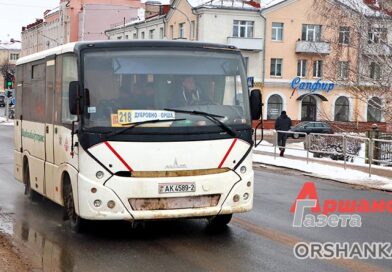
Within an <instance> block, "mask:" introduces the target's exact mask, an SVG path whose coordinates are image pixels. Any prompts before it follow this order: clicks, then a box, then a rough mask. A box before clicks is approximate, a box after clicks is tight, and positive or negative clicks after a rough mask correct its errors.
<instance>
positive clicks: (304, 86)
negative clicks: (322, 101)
mask: <svg viewBox="0 0 392 272" xmlns="http://www.w3.org/2000/svg"><path fill="white" fill-rule="evenodd" d="M291 88H293V89H298V90H301V91H302V90H307V91H311V92H317V91H325V92H327V93H329V92H330V91H332V90H333V89H334V88H335V84H334V83H332V82H323V81H321V79H319V80H317V81H313V82H312V81H307V82H304V81H301V78H300V77H296V78H294V79H293V81H291Z"/></svg>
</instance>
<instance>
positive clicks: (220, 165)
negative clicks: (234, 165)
mask: <svg viewBox="0 0 392 272" xmlns="http://www.w3.org/2000/svg"><path fill="white" fill-rule="evenodd" d="M237 140H238V139H237V138H235V139H234V140H233V142H232V143H231V145H230V148H229V150H227V152H226V155H225V156H224V157H223V160H222V161H221V163H220V164H219V166H218V168H221V167H222V165H223V164H224V163H225V161H226V159H227V157H228V156H229V154H230V152H231V150H232V149H233V147H234V145H235V143H236V142H237Z"/></svg>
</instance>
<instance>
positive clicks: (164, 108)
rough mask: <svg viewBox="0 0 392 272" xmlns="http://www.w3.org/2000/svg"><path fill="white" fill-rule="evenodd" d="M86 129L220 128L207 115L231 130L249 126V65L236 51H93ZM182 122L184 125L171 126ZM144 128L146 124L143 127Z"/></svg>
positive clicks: (87, 69)
mask: <svg viewBox="0 0 392 272" xmlns="http://www.w3.org/2000/svg"><path fill="white" fill-rule="evenodd" d="M83 75H84V88H85V96H86V99H85V101H86V103H85V110H84V113H85V114H84V126H85V127H86V128H90V129H93V128H111V127H123V126H126V125H127V124H130V123H137V122H144V121H150V120H157V119H159V120H162V119H168V122H156V123H151V122H147V123H146V125H145V126H147V127H148V126H154V127H180V126H186V127H203V126H216V124H214V122H212V121H211V120H210V119H208V118H205V117H203V116H201V115H194V114H186V113H181V110H186V111H202V112H206V113H209V114H214V115H216V116H220V121H221V122H224V123H225V124H226V125H228V126H235V125H249V126H250V122H251V121H250V113H249V101H248V89H247V82H246V75H245V69H244V64H243V61H242V58H241V55H240V54H238V53H237V52H217V51H210V50H209V51H205V50H184V51H179V50H163V49H158V50H156V49H155V50H132V51H131V50H124V49H121V50H119V49H117V50H109V49H107V50H94V51H87V52H86V53H85V54H84V55H83ZM179 118H183V119H185V120H183V121H181V122H169V121H170V120H173V119H179ZM143 126H144V125H143Z"/></svg>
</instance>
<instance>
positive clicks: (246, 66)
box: [244, 57, 249, 73]
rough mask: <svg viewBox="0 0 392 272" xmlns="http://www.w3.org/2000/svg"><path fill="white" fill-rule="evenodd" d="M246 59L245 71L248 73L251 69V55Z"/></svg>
mask: <svg viewBox="0 0 392 272" xmlns="http://www.w3.org/2000/svg"><path fill="white" fill-rule="evenodd" d="M244 61H245V71H246V72H247V73H248V72H249V70H248V68H249V57H244Z"/></svg>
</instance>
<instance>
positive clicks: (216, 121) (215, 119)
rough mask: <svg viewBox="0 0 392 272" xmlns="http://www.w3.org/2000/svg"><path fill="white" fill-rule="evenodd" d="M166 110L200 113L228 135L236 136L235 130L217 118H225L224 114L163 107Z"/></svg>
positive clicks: (192, 113)
mask: <svg viewBox="0 0 392 272" xmlns="http://www.w3.org/2000/svg"><path fill="white" fill-rule="evenodd" d="M165 110H166V111H174V112H175V113H186V114H191V115H200V116H203V117H204V118H206V119H208V120H210V121H211V122H212V123H214V124H215V125H217V126H218V127H220V128H222V129H223V130H224V131H226V132H227V133H228V134H229V135H231V136H233V137H237V136H238V135H237V132H235V131H234V130H233V129H232V128H231V127H229V126H228V125H226V124H225V123H223V122H222V121H221V120H219V119H218V118H225V116H221V115H216V114H212V113H208V112H204V111H187V110H177V109H165Z"/></svg>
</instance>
